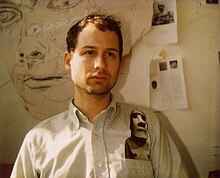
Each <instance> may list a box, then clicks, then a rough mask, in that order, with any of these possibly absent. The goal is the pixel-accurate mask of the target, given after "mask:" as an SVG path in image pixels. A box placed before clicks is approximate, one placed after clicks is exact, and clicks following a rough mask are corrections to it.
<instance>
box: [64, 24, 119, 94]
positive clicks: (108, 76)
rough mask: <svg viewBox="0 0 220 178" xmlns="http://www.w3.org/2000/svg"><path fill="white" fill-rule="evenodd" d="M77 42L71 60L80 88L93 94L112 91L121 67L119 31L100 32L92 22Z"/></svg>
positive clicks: (73, 73) (79, 89) (75, 79)
mask: <svg viewBox="0 0 220 178" xmlns="http://www.w3.org/2000/svg"><path fill="white" fill-rule="evenodd" d="M77 41H78V43H77V45H76V49H75V51H74V52H71V55H70V56H71V59H70V62H69V65H70V66H71V77H72V80H73V82H74V83H75V85H76V88H75V89H76V91H77V90H78V91H83V92H85V93H87V94H92V95H103V94H107V93H109V92H110V90H111V89H112V88H113V87H114V85H115V84H116V82H117V79H118V73H119V69H120V57H119V42H118V36H117V34H116V33H115V32H112V31H108V30H107V31H100V30H99V29H98V28H96V27H95V26H94V25H93V24H89V25H87V27H85V28H84V29H83V31H82V32H81V33H80V34H79V36H78V40H77ZM65 61H66V60H65Z"/></svg>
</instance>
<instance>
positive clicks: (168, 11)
mask: <svg viewBox="0 0 220 178" xmlns="http://www.w3.org/2000/svg"><path fill="white" fill-rule="evenodd" d="M144 40H146V41H147V43H148V44H151V45H159V44H171V43H177V9H176V0H155V1H154V5H153V17H152V27H151V30H150V31H149V32H148V33H147V34H146V35H145V37H144Z"/></svg>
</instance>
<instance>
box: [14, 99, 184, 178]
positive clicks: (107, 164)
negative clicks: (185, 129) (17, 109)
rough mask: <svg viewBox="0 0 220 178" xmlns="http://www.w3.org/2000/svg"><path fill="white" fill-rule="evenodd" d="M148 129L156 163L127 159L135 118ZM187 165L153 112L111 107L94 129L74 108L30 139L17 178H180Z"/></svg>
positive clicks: (43, 124) (34, 131)
mask: <svg viewBox="0 0 220 178" xmlns="http://www.w3.org/2000/svg"><path fill="white" fill-rule="evenodd" d="M133 110H138V111H142V112H143V113H144V114H145V115H146V122H147V124H148V135H149V136H148V139H147V142H148V144H149V153H150V158H149V159H147V158H146V160H138V159H127V158H125V141H126V139H127V138H128V137H130V136H131V131H130V114H131V112H132V111H133ZM180 167H181V159H180V155H179V153H178V150H177V149H176V147H175V144H174V143H173V141H172V140H171V139H170V137H169V135H168V134H167V133H166V132H164V131H163V130H162V129H161V127H160V124H159V121H158V118H157V116H156V115H155V114H154V113H153V112H151V111H150V110H149V109H147V108H143V107H137V106H132V105H126V104H120V103H116V102H111V104H110V106H109V107H108V108H107V109H106V110H104V111H103V112H101V113H100V114H98V115H97V116H96V118H95V120H94V122H93V123H90V122H89V121H88V119H87V117H86V116H85V115H83V113H81V111H80V110H78V109H77V108H76V107H75V106H74V105H73V104H72V102H70V106H69V111H66V112H64V113H61V114H59V115H56V116H55V117H52V118H50V119H47V120H45V121H43V122H41V123H40V124H38V125H37V126H36V127H34V128H33V129H32V130H31V131H29V133H28V134H27V135H26V137H25V139H24V141H23V144H22V147H21V149H20V152H19V154H18V157H17V160H16V162H15V165H14V169H13V172H12V175H11V178H23V177H25V178H32V177H33V178H35V177H36V178H37V177H41V178H90V177H91V178H93V177H97V178H116V177H122V178H129V177H130V178H134V177H138V178H141V177H146V178H148V177H163V178H166V177H167V178H172V177H178V176H179V172H180Z"/></svg>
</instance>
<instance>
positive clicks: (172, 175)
mask: <svg viewBox="0 0 220 178" xmlns="http://www.w3.org/2000/svg"><path fill="white" fill-rule="evenodd" d="M153 137H154V139H153V141H152V148H151V153H152V155H151V159H152V166H153V169H154V176H155V177H156V178H186V177H188V175H187V171H186V169H185V168H184V165H183V162H182V160H181V156H180V153H179V151H178V149H177V147H176V145H175V143H174V141H173V140H172V138H171V137H170V135H169V134H168V133H167V132H166V131H165V130H164V129H163V128H162V127H161V126H160V123H159V122H158V124H157V125H156V126H155V135H154V136H153Z"/></svg>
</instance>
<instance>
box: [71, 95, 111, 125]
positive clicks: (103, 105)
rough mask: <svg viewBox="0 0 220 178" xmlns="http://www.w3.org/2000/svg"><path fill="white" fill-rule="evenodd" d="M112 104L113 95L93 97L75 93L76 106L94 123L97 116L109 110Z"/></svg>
mask: <svg viewBox="0 0 220 178" xmlns="http://www.w3.org/2000/svg"><path fill="white" fill-rule="evenodd" d="M110 102H111V94H110V93H107V94H104V95H92V94H86V93H81V92H75V98H74V104H75V106H76V107H77V108H78V109H80V111H81V112H82V113H83V114H84V115H85V116H87V117H88V119H89V121H90V122H91V123H92V122H93V120H94V118H95V117H96V115H97V114H99V113H100V112H102V111H103V110H105V109H107V107H108V106H109V104H110Z"/></svg>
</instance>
